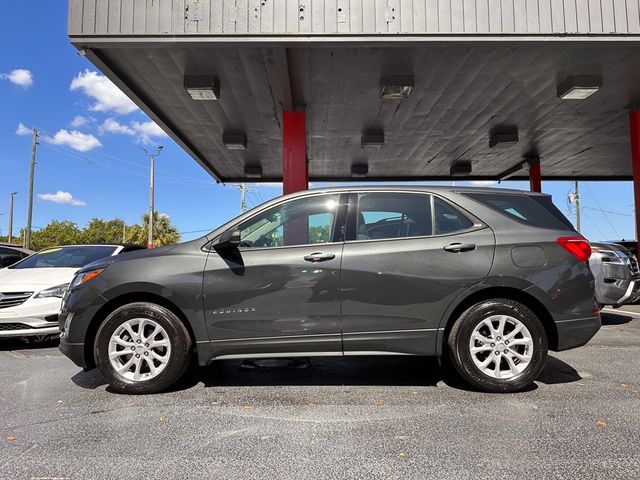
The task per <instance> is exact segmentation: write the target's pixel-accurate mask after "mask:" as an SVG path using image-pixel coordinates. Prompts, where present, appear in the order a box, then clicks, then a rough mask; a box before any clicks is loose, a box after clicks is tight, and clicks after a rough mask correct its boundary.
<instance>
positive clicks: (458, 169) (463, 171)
mask: <svg viewBox="0 0 640 480" xmlns="http://www.w3.org/2000/svg"><path fill="white" fill-rule="evenodd" d="M449 173H450V174H451V176H452V177H455V176H460V175H469V174H470V173H471V162H470V161H468V160H463V161H458V162H455V163H453V164H452V165H451V170H450V171H449Z"/></svg>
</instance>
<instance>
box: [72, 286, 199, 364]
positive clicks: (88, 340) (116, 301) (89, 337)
mask: <svg viewBox="0 0 640 480" xmlns="http://www.w3.org/2000/svg"><path fill="white" fill-rule="evenodd" d="M135 302H148V303H155V304H156V305H160V306H161V307H164V308H166V309H167V310H170V311H171V312H172V313H173V314H174V315H175V316H176V317H178V319H179V320H180V321H181V322H182V323H183V324H184V326H185V327H186V329H187V331H188V332H189V336H190V337H191V341H192V343H193V345H194V347H195V345H196V337H195V334H194V331H193V328H192V326H191V323H190V322H189V320H188V319H187V316H186V315H185V314H184V312H183V311H182V310H181V309H180V308H179V307H178V306H177V305H176V304H175V303H173V302H171V301H170V300H167V298H165V297H162V296H161V295H157V294H155V293H149V292H132V293H126V294H122V295H119V296H117V297H114V298H112V299H111V300H109V301H108V302H106V303H105V304H104V305H102V307H100V309H99V310H98V311H97V312H96V314H95V315H94V316H93V318H92V319H91V322H90V323H89V326H88V327H87V330H86V332H85V338H84V355H85V359H86V362H87V368H94V367H95V366H96V361H95V358H94V354H93V350H94V345H95V341H96V335H97V333H98V329H99V328H100V325H102V322H104V320H105V319H106V318H107V317H108V316H109V314H110V313H112V312H113V311H114V310H116V309H117V308H119V307H121V306H123V305H127V304H128V303H135ZM194 354H195V355H197V349H196V348H194Z"/></svg>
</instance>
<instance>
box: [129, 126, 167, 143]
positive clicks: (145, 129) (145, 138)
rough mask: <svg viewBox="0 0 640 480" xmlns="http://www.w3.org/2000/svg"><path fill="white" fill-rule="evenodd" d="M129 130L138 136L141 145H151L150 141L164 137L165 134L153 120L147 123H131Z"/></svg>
mask: <svg viewBox="0 0 640 480" xmlns="http://www.w3.org/2000/svg"><path fill="white" fill-rule="evenodd" d="M131 128H133V129H134V130H135V131H136V133H137V134H138V138H139V139H140V141H141V142H142V143H151V140H152V139H154V138H161V137H166V136H167V134H166V133H164V130H162V129H161V128H160V127H159V126H158V125H157V124H156V123H155V122H154V121H153V120H149V121H148V122H142V123H141V122H133V123H132V124H131Z"/></svg>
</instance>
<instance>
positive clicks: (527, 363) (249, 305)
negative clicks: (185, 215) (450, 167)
mask: <svg viewBox="0 0 640 480" xmlns="http://www.w3.org/2000/svg"><path fill="white" fill-rule="evenodd" d="M590 253H591V248H590V246H589V243H588V242H587V241H586V240H585V239H584V238H583V237H581V236H580V235H578V234H577V233H576V232H575V231H574V230H573V227H572V226H571V223H570V222H569V221H568V220H567V219H566V218H565V217H564V216H563V215H562V213H560V212H559V211H558V209H557V208H556V207H554V205H553V203H552V202H551V197H549V196H548V195H542V194H536V193H529V192H521V191H514V190H497V189H473V188H467V189H465V188H453V187H452V188H438V187H434V188H427V187H373V188H371V187H366V188H365V187H362V188H357V187H352V188H333V189H325V190H311V191H305V192H300V193H296V194H292V195H287V196H285V197H281V198H278V199H275V200H272V201H270V202H267V203H265V204H263V205H261V206H259V207H256V208H255V209H253V210H251V211H248V212H246V213H245V214H243V215H241V216H239V217H237V218H235V219H233V220H231V221H230V222H228V223H226V224H225V225H222V226H221V227H219V228H218V229H216V230H214V231H213V232H211V233H210V234H209V235H207V236H205V237H202V238H200V239H198V240H194V241H190V242H187V243H183V244H180V245H175V246H171V247H164V248H157V249H153V250H148V251H139V252H133V253H128V254H124V255H120V256H118V257H110V258H107V259H104V260H101V261H98V262H96V263H94V264H92V265H90V266H87V267H85V268H83V269H82V270H81V271H80V272H79V273H78V274H77V276H76V277H75V279H74V280H73V282H72V283H71V285H70V287H69V290H68V292H67V294H66V296H65V298H64V301H63V306H62V312H61V315H60V317H59V319H60V329H61V332H62V333H61V343H60V349H61V350H62V351H63V352H64V353H65V354H66V355H67V356H68V357H69V358H71V359H72V360H73V361H74V362H75V363H76V364H77V365H79V366H81V367H84V368H92V367H95V366H97V367H98V368H99V369H100V371H101V372H102V374H103V375H104V377H105V378H106V379H107V380H108V382H109V383H110V384H111V386H112V388H113V389H114V390H116V391H119V392H125V393H150V392H157V391H160V390H163V389H166V388H167V387H169V386H170V385H171V384H173V383H174V382H176V381H177V380H178V379H179V378H180V376H181V375H182V374H183V373H184V371H185V369H186V368H187V366H188V365H189V363H190V357H191V356H192V355H195V356H196V357H197V361H198V363H199V364H200V365H207V364H209V363H210V362H211V361H213V360H216V359H229V358H249V357H254V358H255V357H269V356H278V357H284V356H289V357H294V356H318V355H337V356H344V355H398V354H400V355H429V356H436V357H439V358H441V359H442V360H443V361H446V362H450V363H451V364H452V365H453V366H454V367H455V370H456V371H457V372H458V373H459V374H460V375H461V376H462V378H463V379H464V380H466V381H467V382H468V383H469V384H471V385H472V386H473V387H475V388H478V389H481V390H485V391H491V392H511V391H517V390H521V389H523V388H525V387H527V386H528V385H529V384H531V382H532V381H533V380H535V378H536V377H537V375H538V374H539V373H540V370H541V369H542V367H543V365H544V362H545V358H546V356H547V350H548V349H551V350H556V351H558V350H566V349H569V348H574V347H579V346H581V345H584V344H585V343H587V342H588V341H589V339H590V338H591V337H592V336H593V335H594V334H595V333H596V332H597V331H598V329H599V328H600V316H599V311H598V309H597V306H596V304H595V301H594V279H593V276H592V274H591V271H590V269H589V265H588V262H587V260H588V258H589V255H590Z"/></svg>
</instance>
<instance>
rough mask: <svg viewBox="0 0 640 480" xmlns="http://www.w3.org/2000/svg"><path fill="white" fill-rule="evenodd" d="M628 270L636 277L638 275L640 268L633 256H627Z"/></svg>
mask: <svg viewBox="0 0 640 480" xmlns="http://www.w3.org/2000/svg"><path fill="white" fill-rule="evenodd" d="M628 258H629V269H630V270H631V273H633V274H635V275H638V274H640V267H638V259H637V258H636V256H635V255H629V257H628Z"/></svg>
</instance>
